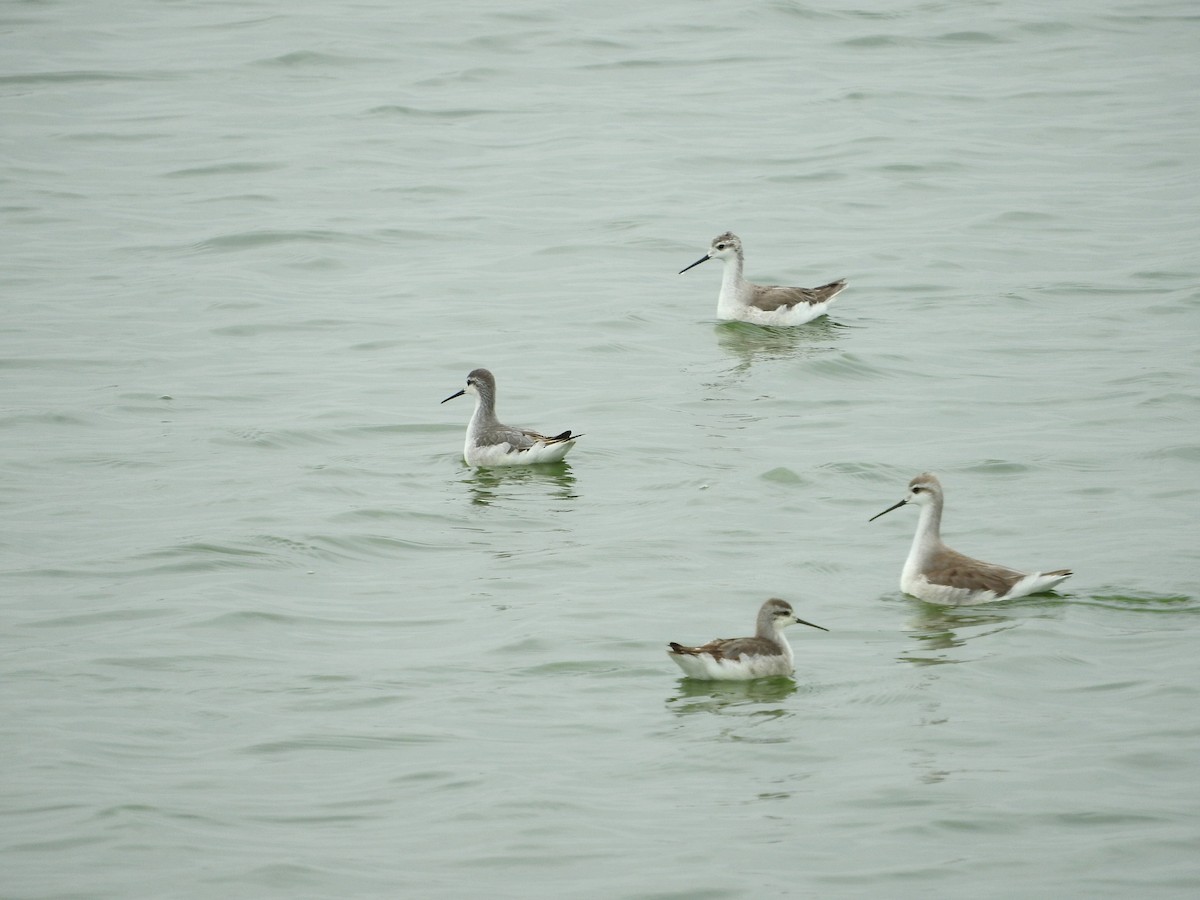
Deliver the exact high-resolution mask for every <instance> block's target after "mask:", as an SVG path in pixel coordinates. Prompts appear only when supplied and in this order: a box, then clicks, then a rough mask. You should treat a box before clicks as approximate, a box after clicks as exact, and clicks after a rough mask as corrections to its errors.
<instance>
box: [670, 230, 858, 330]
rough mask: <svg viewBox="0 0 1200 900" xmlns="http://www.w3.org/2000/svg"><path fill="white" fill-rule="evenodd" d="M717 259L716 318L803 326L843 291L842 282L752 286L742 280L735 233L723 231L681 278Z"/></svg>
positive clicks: (742, 258) (742, 259)
mask: <svg viewBox="0 0 1200 900" xmlns="http://www.w3.org/2000/svg"><path fill="white" fill-rule="evenodd" d="M710 259H719V260H721V261H722V263H724V266H725V268H724V272H723V274H722V276H721V292H720V294H718V296H717V317H718V318H721V319H725V320H727V321H740V322H751V323H753V324H755V325H803V324H804V323H805V322H811V321H812V320H813V319H815V318H817V317H818V316H823V315H824V314H825V313H826V312H827V311H828V310H829V305H830V304H831V303H832V302H833V300H834V298H835V297H836V296H837V295H838V294H840V293H841V292H842V291H843V290H845V288H846V282H845V280H844V279H838V280H837V281H831V282H829V283H828V284H823V285H821V286H820V287H815V288H802V287H784V286H782V285H763V284H754V283H753V282H750V281H746V279H745V278H743V277H742V271H743V268H744V266H745V255H744V253H743V251H742V242H741V239H740V238H738V236H737V235H736V234H733V233H732V232H728V231H727V232H725V233H724V234H721V235H718V236H717V237H715V238H713V241H712V246H711V247H710V248H709V251H708V253H707V254H705V255H704V256H702V257H700V259H698V260H696V261H695V262H694V263H692V264H691V265H690V266H687V267H686V268H684V269H682V270H680V273H679V274H680V275H682V274H683V273H684V272H686V271H687V270H688V269H691V268H693V267H695V266H698V265H700V263H702V262H707V261H708V260H710Z"/></svg>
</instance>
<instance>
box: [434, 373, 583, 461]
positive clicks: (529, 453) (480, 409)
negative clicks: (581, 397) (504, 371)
mask: <svg viewBox="0 0 1200 900" xmlns="http://www.w3.org/2000/svg"><path fill="white" fill-rule="evenodd" d="M463 394H474V395H475V412H474V413H473V414H472V415H471V423H470V424H469V425H468V426H467V440H466V443H465V444H464V445H463V456H464V457H465V458H466V460H467V465H470V466H523V465H533V464H534V463H555V462H559V461H560V460H562V458H563V457H564V456H566V455H567V451H569V450H570V449H571V448H572V447H574V446H575V441H576V439H577V438H581V437H583V435H581V434H575V435H573V434H571V432H570V430H569V429H568V430H567V431H564V432H563V433H562V434H556V435H554V437H547V436H546V435H544V434H539V433H538V432H536V431H529V430H527V429H524V428H513V427H511V426H509V425H503V424H501V423H500V420H499V419H497V418H496V379H495V377H494V376H493V375H492V373H491V372H489V371H488V370H487V369H474V370H472V371H471V374H469V375H468V376H467V386H466V387H465V388H463V389H462V390H461V391H459V392H458V393H456V394H451V395H450V396H449V397H447V398H446V400H443V401H442V402H443V403H445V402H446V401H447V400H453V399H454V398H455V397H461V396H462V395H463Z"/></svg>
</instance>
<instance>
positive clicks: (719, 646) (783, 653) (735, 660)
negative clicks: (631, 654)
mask: <svg viewBox="0 0 1200 900" xmlns="http://www.w3.org/2000/svg"><path fill="white" fill-rule="evenodd" d="M797 623H799V624H800V625H807V626H809V627H810V628H820V629H821V631H828V630H829V629H828V628H821V626H820V625H814V624H813V623H812V622H805V621H804V620H803V619H798V618H796V614H795V613H793V612H792V607H791V604H789V603H788V602H787V601H786V600H780V599H779V598H777V597H772V598H771V599H770V600H768V601H767V602H766V603H764V604H763V605H762V608H761V609H760V610H759V611H758V623H757V627H756V629H755V635H754V637H743V638H718V639H717V640H715V641H709V642H708V643H707V644H705V645H704V646H702V647H684V646H683V645H681V644H676V643H675V642H674V641H672V642H671V644H670V647H671V649H670V650H669V651H667V655H668V656H670V657H671V659H673V660H675V662H676V663H678V664H679V668H681V669H683V672H684V674H685V675H687V676H688V677H689V678H700V679H705V680H708V681H748V680H750V679H751V678H765V677H768V676H771V675H791V674H792V670H793V668H794V662H793V657H792V647H791V645H790V644H789V643H788V642H787V638H785V637H784V636H783V629H785V628H787V627H788V626H789V625H794V624H797Z"/></svg>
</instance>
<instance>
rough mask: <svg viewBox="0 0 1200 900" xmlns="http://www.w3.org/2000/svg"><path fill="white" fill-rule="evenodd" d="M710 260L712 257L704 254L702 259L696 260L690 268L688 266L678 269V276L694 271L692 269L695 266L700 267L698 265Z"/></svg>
mask: <svg viewBox="0 0 1200 900" xmlns="http://www.w3.org/2000/svg"><path fill="white" fill-rule="evenodd" d="M710 259H712V257H711V256H709V255H708V254H707V253H706V254H704V255H703V256H702V257H700V258H699V259H698V260H696V261H695V262H694V263H692V264H691V265H690V266H688V267H687V268H686V269H680V270H679V274H680V275H682V274H683V273H684V272H686V271H687V270H688V269H694V268H696V266H698V265H700V263H702V262H708V261H709V260H710Z"/></svg>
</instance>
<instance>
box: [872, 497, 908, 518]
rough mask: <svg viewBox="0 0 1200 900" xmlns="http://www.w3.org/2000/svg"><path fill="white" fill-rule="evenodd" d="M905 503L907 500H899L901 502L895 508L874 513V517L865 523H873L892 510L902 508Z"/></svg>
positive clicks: (890, 507) (891, 507)
mask: <svg viewBox="0 0 1200 900" xmlns="http://www.w3.org/2000/svg"><path fill="white" fill-rule="evenodd" d="M907 502H908V500H907V499H905V500H901V501H900V502H899V503H897V504H896V505H895V506H889V507H888V508H887V509H885V510H884V511H883V512H881V513H875V515H873V516H871V518H869V519H867V521H868V522H874V521H875V520H876V519H878V518H879V517H880V516H883V515H887V514H888V513H890V512H891V511H892V510H893V509H899V508H900V507H902V506H903V505H904V504H906V503H907Z"/></svg>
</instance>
